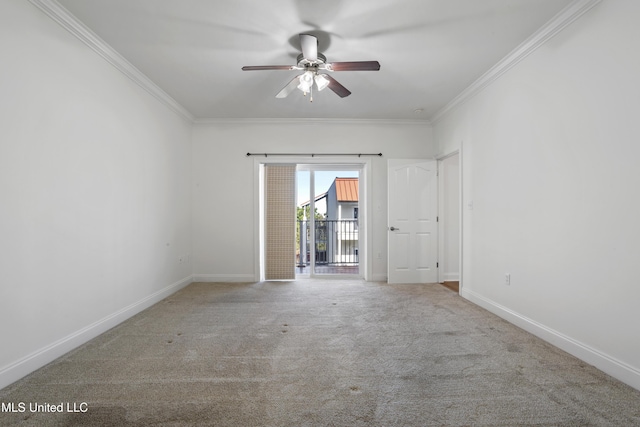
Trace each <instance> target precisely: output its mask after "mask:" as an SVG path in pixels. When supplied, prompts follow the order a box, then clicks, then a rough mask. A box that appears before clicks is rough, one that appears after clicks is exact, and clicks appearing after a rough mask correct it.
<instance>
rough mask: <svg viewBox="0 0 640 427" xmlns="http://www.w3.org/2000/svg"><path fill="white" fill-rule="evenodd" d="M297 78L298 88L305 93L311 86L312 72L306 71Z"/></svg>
mask: <svg viewBox="0 0 640 427" xmlns="http://www.w3.org/2000/svg"><path fill="white" fill-rule="evenodd" d="M299 80H300V84H299V85H298V89H300V90H301V91H302V92H304V93H307V92H309V91H310V90H311V87H312V86H313V73H312V72H311V71H306V72H305V73H304V74H301V75H300V77H299Z"/></svg>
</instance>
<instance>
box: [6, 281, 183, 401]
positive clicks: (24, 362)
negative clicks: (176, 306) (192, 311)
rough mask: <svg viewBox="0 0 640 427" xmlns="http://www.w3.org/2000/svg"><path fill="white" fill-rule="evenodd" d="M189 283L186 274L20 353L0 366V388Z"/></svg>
mask: <svg viewBox="0 0 640 427" xmlns="http://www.w3.org/2000/svg"><path fill="white" fill-rule="evenodd" d="M191 283H192V276H188V277H185V278H184V279H182V280H180V281H178V282H175V283H173V284H171V285H169V286H167V287H166V288H164V289H161V290H159V291H157V292H155V293H153V294H151V295H149V296H147V297H145V298H142V299H141V300H139V301H137V302H135V303H133V304H130V305H128V306H126V307H124V308H122V309H121V310H118V311H116V312H115V313H112V314H110V315H108V316H106V317H104V318H102V319H100V320H98V321H96V322H93V323H92V324H90V325H87V326H85V327H84V328H82V329H79V330H78V331H76V332H74V333H72V334H70V335H67V336H66V337H64V338H61V339H59V340H57V341H54V342H52V343H51V344H49V345H47V346H45V347H43V348H41V349H39V350H36V351H35V352H33V353H31V354H29V355H27V356H25V357H23V358H22V359H19V360H17V361H16V362H13V363H11V364H10V365H7V366H5V367H3V368H2V369H0V389H2V388H4V387H6V386H8V385H9V384H12V383H14V382H15V381H18V380H19V379H21V378H23V377H25V376H26V375H28V374H30V373H32V372H33V371H35V370H36V369H39V368H41V367H43V366H44V365H46V364H47V363H50V362H52V361H54V360H55V359H57V358H58V357H60V356H62V355H64V354H66V353H68V352H70V351H71V350H73V349H75V348H77V347H79V346H81V345H82V344H85V343H87V342H88V341H90V340H92V339H93V338H95V337H97V336H98V335H100V334H102V333H104V332H106V331H108V330H109V329H111V328H113V327H114V326H117V325H119V324H120V323H122V322H124V321H125V320H127V319H129V318H131V317H133V316H134V315H136V314H138V313H140V312H141V311H143V310H145V309H147V308H149V307H151V306H152V305H154V304H156V303H158V302H159V301H162V300H163V299H164V298H166V297H168V296H169V295H172V294H174V293H176V292H178V291H179V290H180V289H182V288H184V287H185V286H187V285H189V284H191Z"/></svg>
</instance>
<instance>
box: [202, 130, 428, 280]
mask: <svg viewBox="0 0 640 427" xmlns="http://www.w3.org/2000/svg"><path fill="white" fill-rule="evenodd" d="M248 152H254V153H255V152H259V153H262V152H275V153H292V152H293V153H301V152H302V153H309V152H315V153H345V152H347V153H349V152H354V153H378V152H382V153H383V155H384V157H382V158H378V157H375V158H373V159H372V171H371V172H372V182H371V184H372V198H373V200H372V207H373V212H371V213H370V220H371V221H372V224H371V228H372V230H373V233H372V236H370V239H372V242H371V243H372V247H373V251H372V252H373V255H374V258H373V260H372V262H373V265H372V276H371V277H370V279H373V280H385V279H386V271H387V263H386V252H387V230H386V227H387V217H386V215H387V213H386V212H387V209H386V202H387V159H390V158H426V157H432V156H433V154H434V148H433V144H432V135H431V127H430V126H428V125H426V124H407V123H400V124H397V123H376V122H363V123H360V122H335V121H334V122H331V121H323V122H315V121H308V122H301V121H281V122H277V121H276V122H258V121H253V122H249V121H247V122H226V123H225V122H220V123H209V124H197V125H195V126H194V129H193V173H194V202H193V206H194V212H193V227H194V230H195V233H194V236H193V268H194V270H193V271H194V278H195V279H196V280H210V281H225V280H238V281H252V280H254V279H255V269H254V266H255V263H256V260H255V253H254V252H255V250H254V248H255V245H256V242H255V235H256V230H255V227H254V225H255V224H254V223H255V220H254V215H255V212H256V210H257V209H258V206H257V204H256V200H255V197H254V193H253V190H252V189H253V188H254V182H255V177H254V160H253V158H250V157H246V153H248ZM230 207H231V208H230ZM377 254H380V255H381V259H377Z"/></svg>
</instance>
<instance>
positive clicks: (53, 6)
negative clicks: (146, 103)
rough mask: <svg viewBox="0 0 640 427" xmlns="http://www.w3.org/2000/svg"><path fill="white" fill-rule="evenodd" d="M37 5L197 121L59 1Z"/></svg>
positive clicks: (39, 1) (36, 1) (174, 108)
mask: <svg viewBox="0 0 640 427" xmlns="http://www.w3.org/2000/svg"><path fill="white" fill-rule="evenodd" d="M29 1H30V2H31V3H32V4H33V5H35V6H36V7H38V8H39V9H40V10H42V11H43V12H44V13H45V14H47V15H48V16H49V17H50V18H51V19H53V20H54V21H56V22H57V23H58V24H60V25H61V26H62V27H63V28H64V29H65V30H67V31H69V32H70V33H71V34H73V35H74V36H76V38H78V40H80V41H81V42H83V43H84V44H86V45H87V46H89V47H90V48H91V49H93V50H94V51H95V52H96V53H97V54H98V55H100V56H102V57H103V58H104V59H105V60H106V61H107V62H108V63H109V64H111V65H112V66H114V67H115V68H116V69H117V70H118V71H120V72H121V73H122V74H124V75H125V76H127V77H128V78H129V79H131V80H132V81H133V82H134V83H136V84H138V86H140V87H141V88H143V89H144V90H146V91H147V92H148V93H149V94H151V95H152V96H153V97H154V98H156V99H157V100H158V101H160V102H161V103H163V104H164V105H166V106H167V107H169V109H171V110H172V111H173V112H174V113H176V114H178V115H179V116H181V117H182V118H184V119H186V120H188V121H189V122H193V121H194V116H193V114H191V113H190V112H189V111H187V110H186V109H185V108H184V107H183V106H182V105H180V104H179V103H178V102H177V101H176V100H175V99H173V98H172V97H171V96H169V95H168V94H167V93H166V92H165V91H164V90H162V89H161V88H160V87H159V86H158V85H156V84H155V83H154V82H153V81H151V79H149V77H147V76H146V75H144V74H143V73H142V72H141V71H140V70H138V69H137V68H136V67H134V66H133V65H132V64H131V63H130V62H129V61H127V60H126V59H125V58H124V57H123V56H122V55H120V54H119V53H118V52H117V51H116V50H115V49H114V48H112V47H111V46H110V45H109V44H108V43H107V42H105V41H104V40H102V39H101V38H100V37H98V35H97V34H95V33H94V32H93V31H91V30H90V29H89V28H88V27H87V26H86V25H84V24H83V23H82V22H80V20H79V19H78V18H76V17H75V16H73V15H72V14H71V13H70V12H69V11H68V10H67V9H65V8H64V7H63V6H62V5H60V3H58V2H57V1H56V0H29Z"/></svg>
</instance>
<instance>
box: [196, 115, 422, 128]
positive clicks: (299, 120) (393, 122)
mask: <svg viewBox="0 0 640 427" xmlns="http://www.w3.org/2000/svg"><path fill="white" fill-rule="evenodd" d="M193 122H194V123H195V124H224V125H228V124H242V125H246V124H274V125H287V124H296V125H300V124H309V125H317V124H328V123H330V124H351V125H354V124H355V125H362V124H386V125H402V126H427V127H429V126H431V122H430V121H429V120H404V119H342V118H312V117H307V118H213V117H212V118H196V119H194V120H193Z"/></svg>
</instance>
